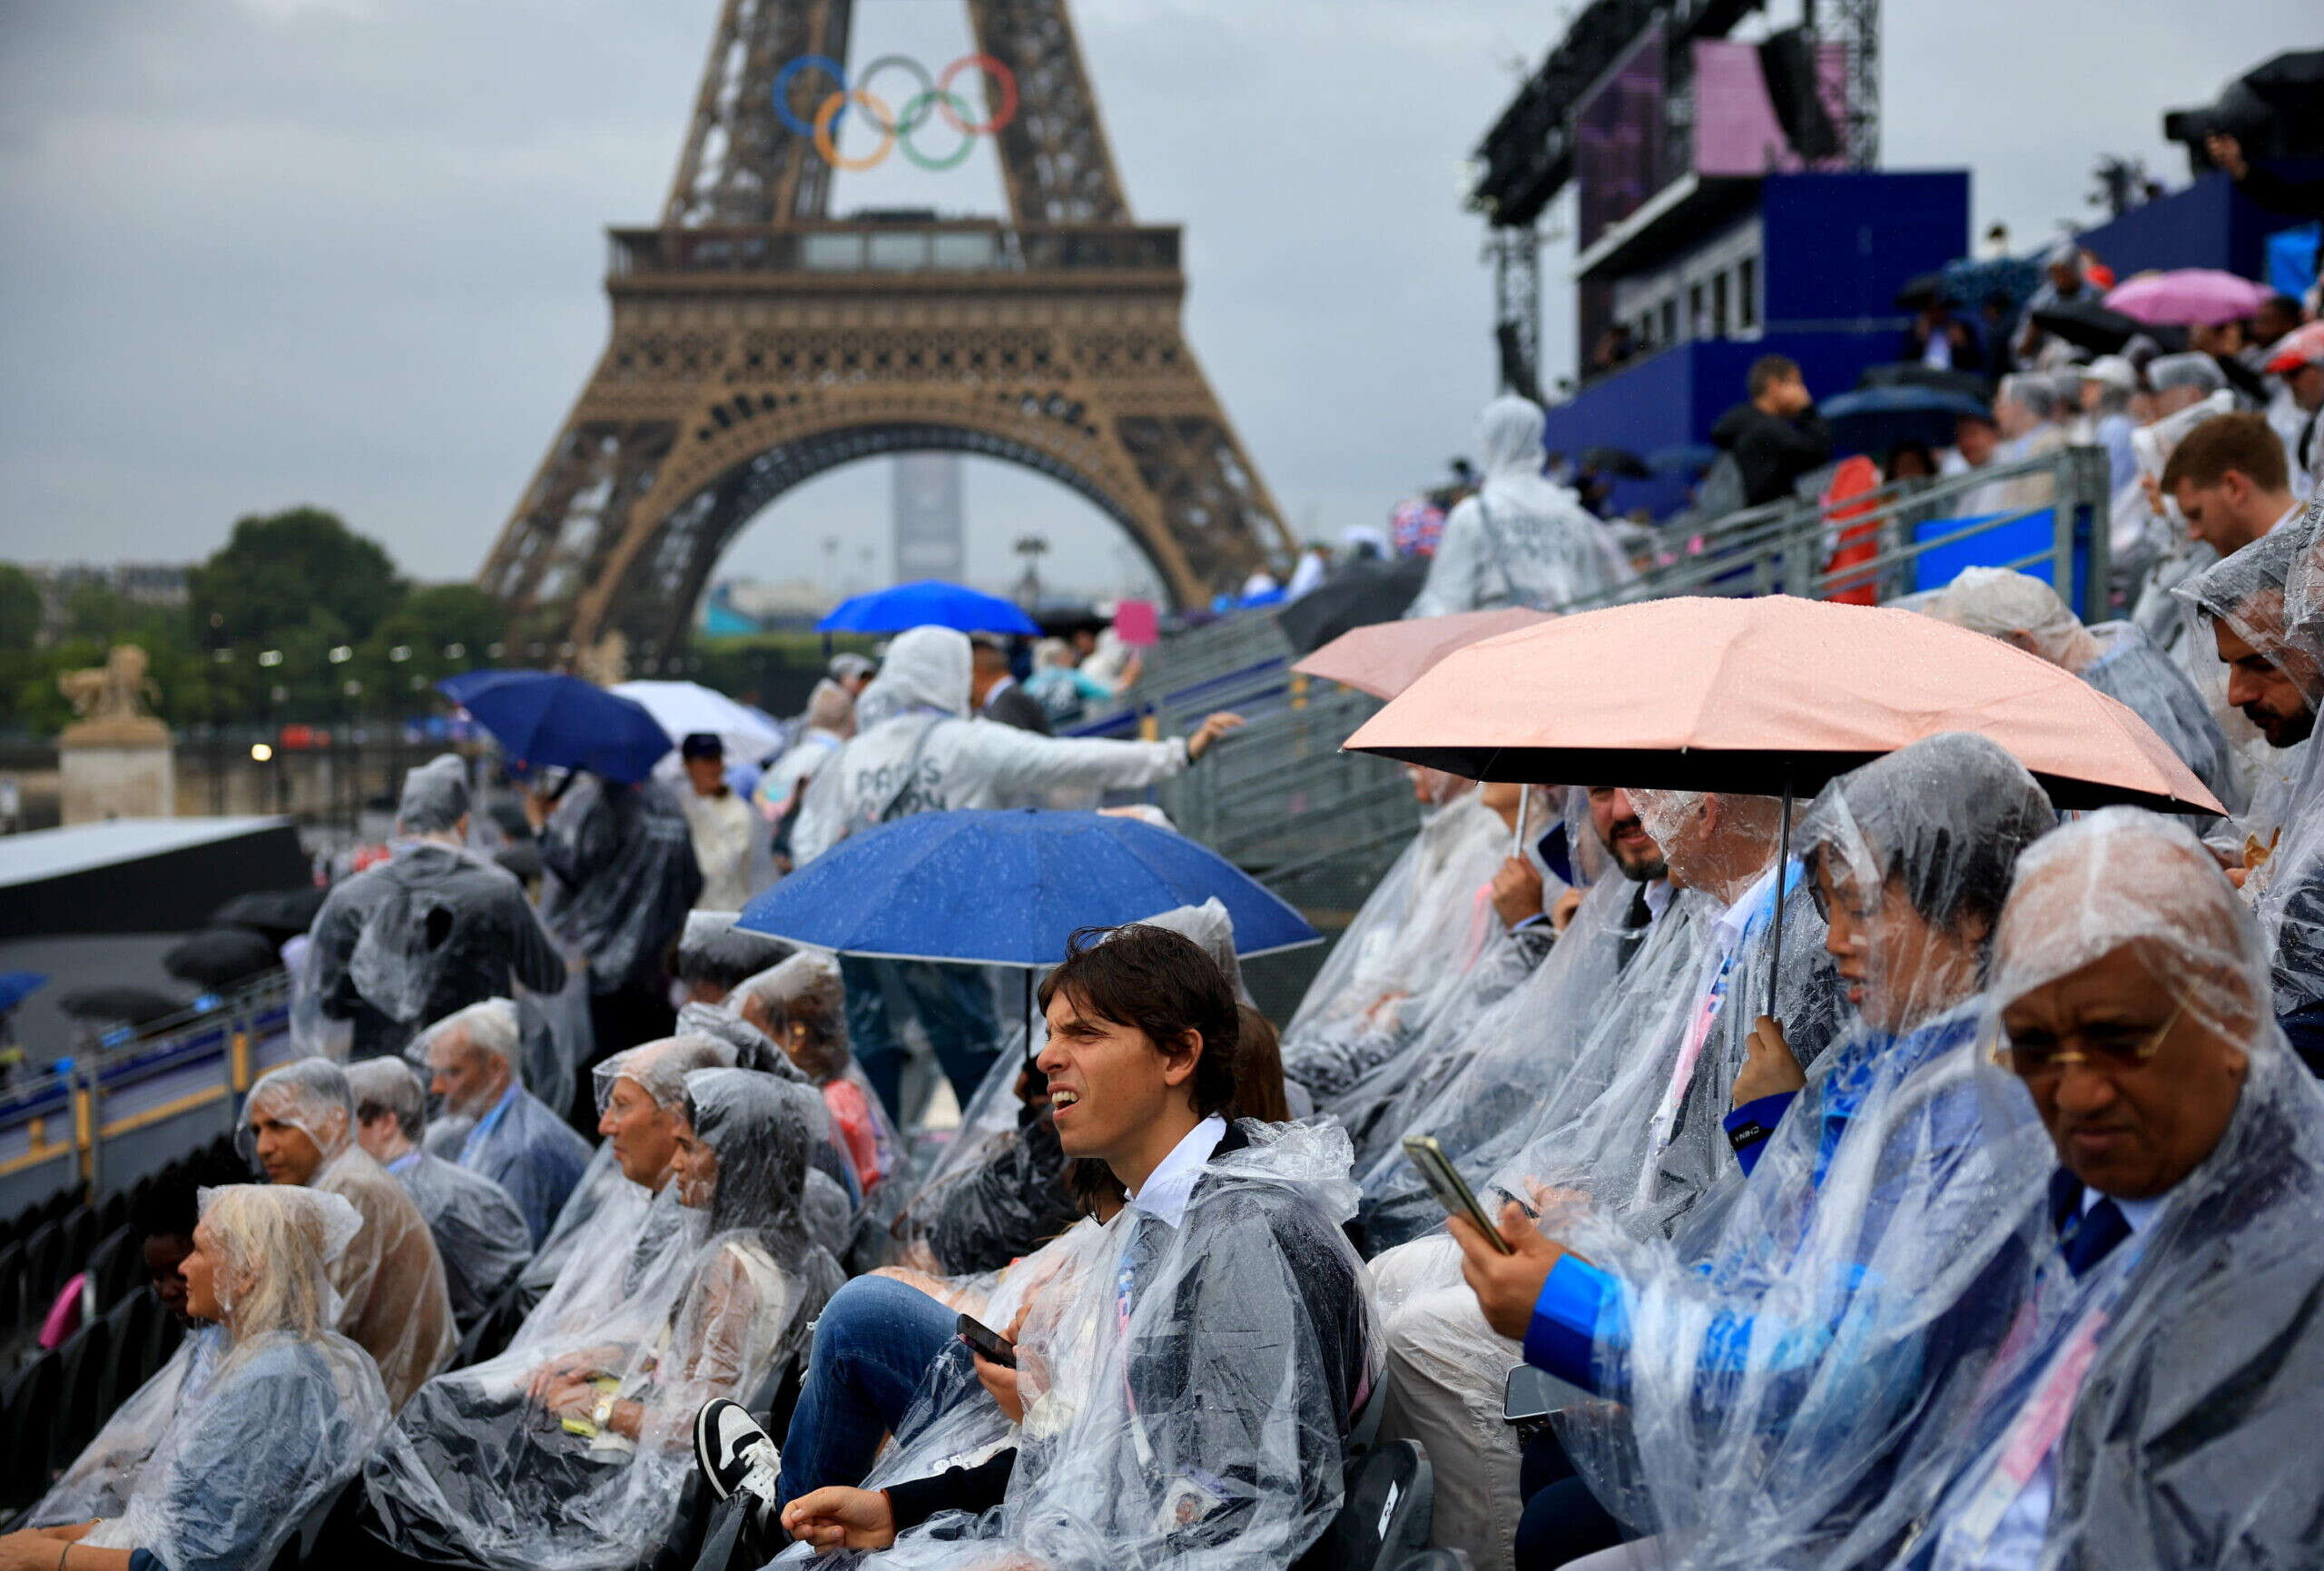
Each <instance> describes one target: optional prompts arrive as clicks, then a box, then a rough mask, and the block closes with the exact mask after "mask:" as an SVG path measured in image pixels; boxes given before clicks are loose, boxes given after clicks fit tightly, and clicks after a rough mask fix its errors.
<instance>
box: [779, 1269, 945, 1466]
mask: <svg viewBox="0 0 2324 1571" xmlns="http://www.w3.org/2000/svg"><path fill="white" fill-rule="evenodd" d="M959 1339H960V1315H959V1313H958V1311H956V1310H953V1309H947V1308H946V1307H945V1306H944V1305H942V1304H940V1303H939V1302H937V1301H936V1300H935V1299H931V1298H930V1297H929V1296H928V1295H927V1294H926V1293H923V1292H921V1290H920V1289H918V1288H911V1287H906V1286H905V1285H904V1284H903V1283H901V1282H900V1281H896V1280H893V1279H892V1278H889V1277H857V1278H856V1279H855V1280H852V1281H851V1282H849V1283H848V1284H847V1285H846V1286H845V1287H843V1288H842V1289H840V1290H839V1291H837V1292H836V1293H833V1294H832V1298H831V1302H829V1303H827V1304H825V1305H824V1306H823V1312H822V1314H821V1315H820V1316H818V1317H817V1318H816V1320H815V1345H814V1347H813V1349H812V1350H811V1351H810V1352H809V1353H808V1355H807V1378H806V1379H805V1381H804V1382H803V1384H802V1385H801V1388H800V1391H799V1406H798V1407H797V1408H795V1409H793V1412H792V1415H791V1429H790V1432H789V1433H788V1434H786V1435H785V1436H784V1437H783V1480H782V1491H783V1499H784V1500H786V1501H788V1500H795V1499H797V1498H798V1497H800V1496H802V1495H803V1494H805V1493H806V1492H807V1491H808V1490H810V1489H820V1488H822V1487H825V1486H826V1485H832V1484H837V1485H844V1486H848V1487H853V1486H855V1485H857V1484H860V1483H862V1481H863V1476H864V1474H866V1473H868V1472H870V1471H871V1470H872V1457H873V1456H875V1455H876V1454H877V1453H878V1452H879V1449H880V1440H881V1437H882V1436H884V1435H886V1434H887V1433H888V1432H889V1431H891V1430H892V1429H893V1428H895V1427H896V1426H897V1425H898V1424H901V1423H902V1422H903V1418H904V1415H905V1414H906V1413H907V1412H909V1411H911V1398H912V1393H913V1392H914V1391H916V1390H918V1389H919V1388H920V1378H921V1376H922V1375H924V1374H926V1373H927V1372H928V1366H929V1365H931V1364H932V1363H934V1362H935V1361H936V1360H937V1359H938V1358H939V1357H940V1355H941V1354H942V1353H943V1351H944V1349H946V1348H948V1347H950V1346H951V1345H952V1344H953V1343H954V1342H956V1341H958V1340H959Z"/></svg>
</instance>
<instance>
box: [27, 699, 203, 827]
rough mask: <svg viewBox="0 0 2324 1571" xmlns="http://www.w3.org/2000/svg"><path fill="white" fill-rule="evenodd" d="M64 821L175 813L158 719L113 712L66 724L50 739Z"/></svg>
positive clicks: (164, 730) (165, 736)
mask: <svg viewBox="0 0 2324 1571" xmlns="http://www.w3.org/2000/svg"><path fill="white" fill-rule="evenodd" d="M56 766H57V774H58V776H59V784H60V785H61V787H62V792H61V794H62V795H63V798H64V802H63V807H64V822H65V823H66V824H67V825H73V824H102V823H103V822H104V821H105V820H106V819H108V818H174V817H176V816H177V800H178V791H177V767H176V765H175V763H174V761H173V760H172V756H171V750H170V730H169V727H168V726H164V725H162V723H161V722H160V721H159V720H154V719H150V718H146V717H143V716H137V717H129V716H119V717H114V718H110V719H103V720H84V721H83V722H82V723H81V724H80V725H77V726H66V727H65V730H64V735H63V736H59V737H58V738H57V739H56Z"/></svg>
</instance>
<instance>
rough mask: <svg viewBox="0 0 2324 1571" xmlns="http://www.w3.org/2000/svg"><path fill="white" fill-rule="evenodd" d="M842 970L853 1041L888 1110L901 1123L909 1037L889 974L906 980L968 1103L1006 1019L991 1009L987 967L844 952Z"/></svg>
mask: <svg viewBox="0 0 2324 1571" xmlns="http://www.w3.org/2000/svg"><path fill="white" fill-rule="evenodd" d="M839 972H840V978H841V980H842V982H844V983H846V984H847V1033H848V1035H849V1036H850V1037H851V1038H852V1039H853V1042H854V1044H855V1062H857V1063H859V1064H861V1065H862V1066H863V1076H864V1078H865V1079H866V1080H869V1081H870V1082H872V1090H873V1091H876V1092H879V1093H880V1100H881V1102H884V1103H886V1104H887V1109H888V1116H889V1117H890V1118H891V1119H893V1120H895V1121H896V1123H897V1124H898V1126H899V1127H901V1125H902V1123H903V1122H904V1110H903V1074H904V1045H903V1042H902V1040H901V1038H899V1037H898V1036H897V1035H896V1030H895V1026H894V1024H893V1023H892V1022H891V1021H890V1020H889V1018H888V990H887V987H886V985H885V979H887V978H889V977H893V978H894V979H895V980H896V982H897V983H899V984H900V985H901V987H902V989H903V994H904V997H905V999H906V1000H907V1001H908V1002H909V1003H911V1009H912V1013H914V1014H917V1015H919V1016H920V1023H921V1028H922V1029H924V1030H925V1031H926V1032H927V1033H928V1044H929V1046H931V1047H932V1048H934V1049H935V1050H936V1062H938V1063H940V1064H941V1065H942V1066H943V1069H944V1078H945V1079H947V1080H949V1081H950V1082H952V1094H953V1096H955V1097H956V1098H958V1099H959V1100H960V1105H961V1106H962V1107H966V1106H968V1105H969V1099H970V1097H972V1096H974V1095H976V1093H977V1087H978V1086H980V1085H982V1084H983V1083H984V1077H985V1072H986V1071H987V1070H989V1069H990V1068H991V1067H992V1061H993V1059H994V1058H995V1057H997V1056H998V1055H999V1053H1000V1019H999V1018H998V1017H997V1016H996V1015H995V1014H994V1013H993V1011H992V989H991V987H990V985H989V984H988V983H986V982H985V979H984V971H983V968H982V967H980V966H974V965H948V964H945V963H940V962H938V961H932V960H863V959H859V958H858V957H856V956H854V955H848V954H842V955H841V956H840V961H839Z"/></svg>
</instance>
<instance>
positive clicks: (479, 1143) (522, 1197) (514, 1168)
mask: <svg viewBox="0 0 2324 1571" xmlns="http://www.w3.org/2000/svg"><path fill="white" fill-rule="evenodd" d="M464 1044H465V1045H464ZM523 1046H524V1033H523V1028H522V1025H521V1023H520V1021H519V1017H518V1015H517V1006H516V1004H515V1003H514V1002H513V1001H511V1000H509V999H506V998H488V999H486V1000H484V1001H483V1002H482V1003H472V1004H470V1005H468V1008H466V1009H464V1010H461V1011H460V1012H459V1013H457V1014H454V1015H452V1016H451V1017H449V1018H448V1019H445V1020H439V1021H438V1022H436V1023H434V1024H433V1025H431V1026H429V1027H428V1029H427V1030H426V1031H425V1032H422V1033H420V1035H419V1037H418V1038H417V1039H416V1040H415V1041H414V1042H412V1044H411V1057H412V1059H413V1061H414V1062H416V1063H418V1064H419V1067H420V1069H421V1071H422V1072H429V1073H432V1072H433V1071H435V1070H436V1069H437V1068H438V1067H439V1066H442V1065H446V1064H455V1065H456V1064H458V1063H459V1062H461V1061H462V1057H463V1055H464V1054H467V1053H476V1054H480V1055H482V1056H483V1057H484V1058H486V1059H487V1060H491V1059H497V1060H498V1061H499V1062H501V1063H502V1064H503V1065H505V1066H506V1067H507V1071H508V1085H507V1090H506V1091H504V1092H501V1093H500V1095H499V1096H498V1097H497V1098H493V1099H490V1100H488V1101H486V1100H482V1099H479V1100H480V1102H481V1104H480V1105H475V1106H448V1107H447V1108H446V1110H445V1111H446V1112H448V1113H453V1114H456V1115H458V1116H460V1117H464V1118H467V1119H468V1120H470V1121H472V1122H471V1124H470V1127H469V1129H468V1132H467V1134H466V1135H465V1136H463V1137H462V1139H461V1141H460V1143H459V1146H458V1149H457V1151H448V1152H447V1153H445V1154H447V1155H448V1156H450V1157H451V1158H452V1160H454V1161H458V1163H459V1165H460V1166H462V1167H464V1168H466V1169H468V1171H470V1172H474V1173H480V1174H482V1175H483V1176H484V1177H486V1178H488V1179H490V1180H491V1181H493V1182H494V1183H497V1184H498V1185H499V1186H500V1187H501V1188H502V1189H504V1190H506V1191H508V1198H509V1199H510V1200H515V1201H516V1202H517V1210H520V1211H522V1212H523V1213H524V1215H525V1226H526V1228H527V1230H529V1231H530V1232H531V1234H532V1237H533V1240H534V1241H535V1242H536V1243H538V1242H539V1241H540V1240H543V1239H545V1238H547V1236H548V1230H549V1227H550V1225H551V1224H552V1223H554V1222H555V1221H556V1215H557V1212H558V1211H559V1210H562V1209H564V1206H565V1202H566V1199H567V1198H568V1197H569V1196H571V1194H572V1193H573V1186H574V1185H575V1184H576V1182H578V1181H579V1180H580V1177H581V1174H582V1171H583V1170H585V1169H586V1168H587V1167H588V1165H589V1142H588V1141H585V1140H583V1139H582V1138H581V1137H580V1136H579V1135H577V1134H576V1133H575V1132H574V1131H573V1129H572V1126H570V1125H569V1124H567V1123H566V1121H565V1119H564V1116H563V1115H562V1114H561V1113H559V1112H556V1110H554V1109H552V1108H551V1107H549V1106H548V1105H547V1103H546V1102H542V1101H541V1100H540V1098H538V1097H537V1096H535V1095H533V1094H532V1093H531V1092H528V1091H527V1090H526V1089H525V1077H524V1053H523Z"/></svg>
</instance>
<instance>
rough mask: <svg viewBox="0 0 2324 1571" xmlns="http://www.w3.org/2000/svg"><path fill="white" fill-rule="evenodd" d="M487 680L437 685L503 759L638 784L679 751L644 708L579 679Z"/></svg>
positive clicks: (541, 675)
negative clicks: (484, 732) (484, 733)
mask: <svg viewBox="0 0 2324 1571" xmlns="http://www.w3.org/2000/svg"><path fill="white" fill-rule="evenodd" d="M480 675H481V674H480V673H478V672H475V671H471V672H468V674H467V675H466V676H465V677H446V678H445V679H444V680H443V681H441V682H438V683H437V684H436V686H437V688H438V691H439V692H442V693H443V694H444V695H445V696H446V697H449V698H451V699H452V700H453V701H454V702H456V703H458V705H459V706H460V707H462V708H464V709H466V710H467V711H468V713H469V714H470V715H472V716H475V717H476V722H477V724H478V725H479V726H483V727H484V728H485V729H486V730H487V731H489V732H491V733H492V735H493V736H494V738H495V739H496V740H497V741H498V742H499V744H500V746H501V750H502V751H503V752H505V753H507V755H508V756H509V757H511V758H514V759H519V760H522V761H523V762H524V763H525V764H527V765H528V766H531V767H534V768H539V767H542V766H547V765H556V766H562V767H564V768H566V769H586V770H587V771H588V772H589V773H590V774H592V775H598V776H604V777H605V778H606V779H608V780H622V781H631V782H635V781H638V780H643V779H645V776H647V775H649V774H651V773H652V772H653V769H654V766H655V762H656V761H657V760H659V759H660V758H661V756H662V755H663V754H665V753H667V752H668V751H669V750H670V747H671V746H672V744H671V742H670V736H669V733H668V732H666V731H665V730H663V729H662V727H661V725H660V724H659V723H658V722H657V721H655V718H654V716H651V715H649V714H647V713H646V712H645V706H644V705H643V704H640V703H638V702H637V701H636V700H635V699H632V698H625V697H622V696H621V695H620V694H618V693H608V692H606V690H605V689H604V688H603V687H597V686H596V685H594V684H592V683H588V682H584V681H583V680H581V678H580V677H564V676H558V675H556V674H555V673H552V672H548V671H496V672H493V673H491V676H492V677H494V678H496V679H494V680H491V681H482V680H478V677H479V676H480ZM455 687H458V691H454V688H455Z"/></svg>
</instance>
